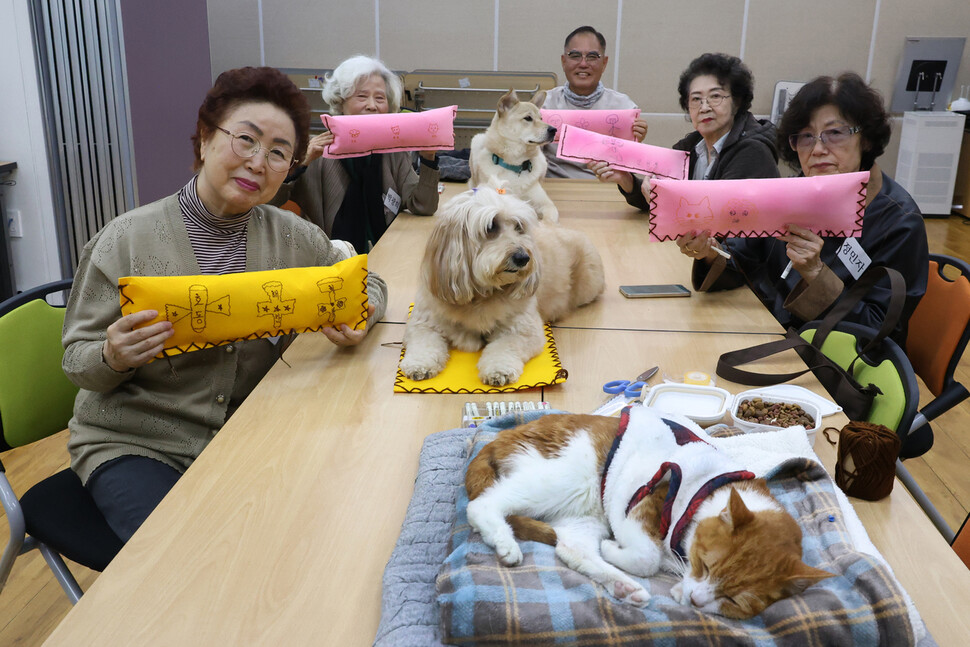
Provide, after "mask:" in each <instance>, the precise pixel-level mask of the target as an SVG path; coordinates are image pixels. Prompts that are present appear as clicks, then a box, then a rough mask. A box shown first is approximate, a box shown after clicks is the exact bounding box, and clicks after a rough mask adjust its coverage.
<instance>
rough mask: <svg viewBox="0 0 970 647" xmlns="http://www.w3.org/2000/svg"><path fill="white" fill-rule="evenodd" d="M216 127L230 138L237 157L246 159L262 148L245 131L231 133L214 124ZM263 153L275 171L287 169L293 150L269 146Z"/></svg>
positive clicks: (291, 159) (253, 137)
mask: <svg viewBox="0 0 970 647" xmlns="http://www.w3.org/2000/svg"><path fill="white" fill-rule="evenodd" d="M216 128H217V129H218V130H221V131H222V132H224V133H226V134H227V135H229V137H230V138H231V139H232V141H231V143H230V147H231V148H232V152H233V153H235V154H236V155H238V156H239V157H242V158H246V159H248V158H250V157H253V156H255V155H256V153H258V152H259V151H260V150H262V148H263V147H262V145H261V144H260V143H259V140H258V139H256V137H255V136H254V135H250V134H249V133H247V132H241V133H233V132H229V131H228V130H226V129H225V128H220V127H219V126H216ZM265 155H266V163H267V164H268V165H269V167H270V168H271V169H273V170H274V171H277V172H282V171H286V170H289V168H290V166H292V164H293V152H292V151H288V150H286V149H285V148H271V149H269V150H267V151H266V153H265Z"/></svg>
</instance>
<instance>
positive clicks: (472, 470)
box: [465, 443, 556, 546]
mask: <svg viewBox="0 0 970 647" xmlns="http://www.w3.org/2000/svg"><path fill="white" fill-rule="evenodd" d="M497 448H498V445H497V444H495V443H489V444H487V445H485V446H484V447H483V448H482V451H480V452H478V455H477V456H475V458H473V459H472V462H471V463H469V464H468V471H467V472H466V473H465V489H466V490H467V491H468V500H469V501H474V500H475V499H477V498H478V497H479V495H481V493H482V492H484V491H485V490H487V489H488V488H489V487H491V486H492V484H493V483H495V481H496V480H497V479H498V455H497ZM505 521H506V522H508V524H509V525H510V526H512V531H513V532H514V533H515V536H516V538H517V539H520V540H522V541H538V542H542V543H543V544H549V545H550V546H555V545H556V531H555V530H553V529H552V526H550V525H549V524H547V523H545V522H544V521H537V520H536V519H532V518H530V517H523V516H519V515H509V516H507V517H505Z"/></svg>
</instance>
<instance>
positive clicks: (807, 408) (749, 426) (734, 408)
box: [731, 389, 822, 446]
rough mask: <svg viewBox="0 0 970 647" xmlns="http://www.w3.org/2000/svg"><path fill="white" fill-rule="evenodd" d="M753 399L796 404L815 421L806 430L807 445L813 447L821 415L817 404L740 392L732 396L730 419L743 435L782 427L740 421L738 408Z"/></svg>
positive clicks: (773, 395)
mask: <svg viewBox="0 0 970 647" xmlns="http://www.w3.org/2000/svg"><path fill="white" fill-rule="evenodd" d="M754 398H761V399H762V400H763V401H764V402H768V403H774V402H782V403H787V404H797V405H798V406H800V407H801V408H802V410H803V411H804V412H805V413H807V414H808V415H809V416H811V418H812V420H814V421H815V426H814V427H812V428H811V429H806V430H805V431H806V433H807V434H808V444H809V445H813V446H814V445H815V432H816V431H818V428H819V425H821V423H822V413H821V411H820V410H819V407H818V404H816V403H815V402H812V401H810V400H807V399H802V398H795V397H791V396H789V395H778V394H776V393H772V392H771V391H765V390H761V389H752V390H750V391H742V392H741V393H738V394H737V395H736V396H734V401H733V402H732V404H731V419H732V420H733V424H734V426H735V427H737V428H738V429H741V430H743V431H744V432H745V433H758V432H763V431H778V430H779V429H783V428H784V427H775V426H773V425H763V424H759V423H756V422H750V421H748V420H742V419H741V418H739V417H738V407H739V406H741V403H742V402H744V401H745V400H753V399H754Z"/></svg>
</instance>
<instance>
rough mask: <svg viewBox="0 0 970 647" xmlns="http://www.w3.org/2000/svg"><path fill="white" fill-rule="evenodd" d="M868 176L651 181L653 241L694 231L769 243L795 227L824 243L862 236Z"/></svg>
mask: <svg viewBox="0 0 970 647" xmlns="http://www.w3.org/2000/svg"><path fill="white" fill-rule="evenodd" d="M868 181H869V171H860V172H858V173H841V174H839V175H822V176H819V177H790V178H771V179H768V178H762V179H751V180H664V179H654V180H651V181H650V185H651V189H650V190H649V192H648V191H647V190H646V187H647V183H646V182H645V183H644V195H645V196H646V198H647V201H649V202H650V238H651V239H652V240H672V239H674V238H676V237H677V236H680V235H682V234H686V233H688V232H691V231H703V230H705V229H708V230H710V232H711V234H713V235H715V236H727V237H751V238H767V237H769V236H780V235H782V234H784V233H785V227H786V225H789V224H795V225H798V226H800V227H805V228H806V229H811V230H812V231H814V232H815V233H816V234H818V235H819V236H822V237H826V236H831V237H836V238H850V237H856V236H861V235H862V215H863V213H864V212H865V208H866V183H867V182H868Z"/></svg>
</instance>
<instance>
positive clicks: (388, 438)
mask: <svg viewBox="0 0 970 647" xmlns="http://www.w3.org/2000/svg"><path fill="white" fill-rule="evenodd" d="M570 191H571V195H574V196H576V199H575V200H572V201H573V202H582V200H581V199H580V196H581V195H582V192H578V191H575V190H574V189H570ZM564 202H565V201H564ZM564 220H565V219H564ZM567 222H569V224H572V220H571V219H568V220H567ZM401 224H402V223H401V222H398V223H395V224H394V225H393V226H392V227H391V229H390V230H389V231H388V233H387V234H386V235H385V238H384V239H382V240H381V242H380V244H379V245H378V246H377V248H376V249H375V252H374V255H373V256H374V257H376V258H375V259H374V261H375V262H374V263H373V264H372V267H374V268H375V269H377V270H378V271H380V272H381V274H382V275H384V276H385V277H386V278H390V276H391V275H390V273H389V272H388V271H387V269H385V267H377V265H384V266H386V267H387V268H390V267H391V264H392V261H393V260H394V259H393V258H392V254H391V253H390V248H391V246H392V244H393V245H398V244H401V241H400V240H399V239H397V238H398V234H399V233H400V236H401V237H402V238H406V237H407V236H406V233H405V232H409V231H410V230H408V229H407V228H406V227H400V226H399V225H401ZM623 240H627V238H619V239H618V242H617V246H619V247H622V241H623ZM382 246H383V247H382ZM404 249H408V248H407V247H406V246H405V247H404ZM411 249H413V247H412V248H411ZM397 260H399V261H401V262H402V264H406V263H408V262H410V261H409V260H408V259H406V258H405V259H397ZM389 284H390V289H391V290H392V294H393V291H394V290H396V289H397V283H396V282H395V280H393V279H391V280H389ZM734 295H735V296H736V297H738V298H743V296H744V292H743V291H735V292H734ZM657 301H659V300H657ZM674 301H677V302H679V303H683V304H686V305H692V306H693V307H699V306H700V305H701V304H702V303H705V302H702V301H701V299H700V298H698V297H696V296H695V297H692V298H690V299H677V300H666V301H664V303H670V304H671V307H673V305H675V304H673V302H674ZM637 303H639V302H637ZM628 305H633V304H632V303H631V304H628ZM654 307H658V308H660V307H665V306H663V304H658V305H657V306H654ZM610 312H611V311H610V310H604V313H603V316H604V317H606V315H608V314H609V313H610ZM745 312H746V314H747V315H748V316H749V317H750V318H751V319H752V320H753V321H754V323H755V324H756V325H757V327H758V329H759V330H762V331H764V330H766V329H769V327H770V324H771V322H772V321H773V320H772V319H771V317H770V314H768V313H767V311H765V310H764V309H760V310H757V309H750V310H746V311H745ZM621 316H625V315H620V314H618V315H617V317H621ZM644 316H645V317H649V316H650V314H649V312H648V313H647V314H645V315H644ZM687 321H698V320H694V319H690V318H688V319H687ZM604 323H605V324H607V325H605V326H603V329H589V328H587V329H578V328H559V329H557V330H556V332H555V335H556V340H557V345H558V348H559V353H560V357H561V359H562V361H563V364H564V366H565V367H566V368H567V369H568V370H569V372H570V377H569V379H568V380H567V381H566V382H565V383H563V384H560V385H556V386H554V387H549V388H546V389H545V390H543V392H542V393H541V394H540V393H537V392H525V393H518V394H507V395H503V396H499V397H494V398H492V397H490V398H489V399H494V400H520V399H540V398H542V399H545V400H547V401H549V402H551V403H552V404H553V406H555V407H557V408H561V409H565V410H572V411H590V410H592V409H593V408H594V407H596V406H597V405H599V404H600V403H601V402H602V401H603V395H602V393H601V391H600V386H601V385H602V383H603V382H604V381H605V380H607V379H614V378H620V377H630V376H632V375H636V374H637V373H639V372H640V371H642V370H644V369H645V368H647V367H649V366H653V365H655V364H656V365H659V366H661V368H662V369H664V371H665V372H667V373H668V374H671V375H677V374H682V373H683V372H685V371H687V370H692V369H701V370H706V371H707V372H713V363H714V361H715V359H716V357H717V355H718V354H720V353H721V352H723V351H726V350H731V349H735V348H740V347H742V346H748V345H753V344H756V343H759V342H761V341H764V340H765V337H766V336H765V334H764V333H763V332H762V333H758V334H751V333H745V332H743V331H742V332H737V333H730V332H698V331H693V332H691V331H689V330H686V331H680V332H674V331H665V332H658V331H649V330H622V329H618V328H622V327H623V326H621V325H613V326H611V325H609V324H610V322H609V321H605V322H604ZM403 334H404V325H403V324H400V323H381V324H378V325H376V326H375V328H374V330H372V331H371V333H370V334H369V335H368V337H367V338H366V339H365V340H364V342H363V343H362V344H361V345H360V346H358V347H356V348H353V349H338V348H335V347H334V346H332V345H331V344H330V343H329V342H328V341H327V340H326V339H325V338H324V337H323V336H322V335H301V336H300V338H299V339H297V340H296V342H295V343H294V344H293V346H292V347H291V348H290V349H289V350H288V351H287V352H286V354H285V359H286V360H287V362H288V363H289V365H286V364H283V363H278V364H277V365H276V366H275V367H274V368H273V369H272V370H271V371H270V373H269V374H268V375H267V377H266V378H265V379H264V380H263V381H262V382H261V383H260V385H259V386H258V387H257V388H256V390H255V391H254V392H253V394H252V395H251V396H250V397H249V399H247V400H246V402H244V403H243V405H242V406H241V407H240V409H239V410H238V411H237V413H236V415H235V416H234V417H233V418H232V419H231V420H230V421H229V422H228V423H227V424H226V426H225V428H224V429H223V430H222V431H221V432H220V433H219V434H218V435H217V436H216V437H215V439H214V440H213V441H212V443H211V444H210V445H209V447H208V448H207V449H206V450H205V452H203V454H202V455H201V456H200V457H199V459H198V460H197V461H196V462H195V464H194V465H193V466H192V467H191V468H190V469H189V470H188V472H186V474H185V476H183V477H182V479H181V480H180V481H179V482H178V484H177V485H176V486H175V488H174V489H173V490H172V492H171V493H170V494H169V495H168V496H167V497H166V498H165V500H163V501H162V503H161V504H160V505H159V507H158V509H157V510H156V511H155V512H154V513H153V514H152V515H151V516H150V517H149V519H148V520H147V521H146V522H145V524H144V526H142V528H141V529H140V530H139V531H138V532H137V533H136V534H135V536H134V537H132V539H131V540H130V541H129V543H128V544H127V545H126V546H125V548H124V549H123V550H122V551H121V553H120V554H119V555H118V556H117V557H116V558H115V560H114V561H113V562H112V563H111V564H110V565H109V566H108V568H107V570H105V572H104V573H103V574H102V575H101V576H100V577H99V578H98V580H97V581H96V582H95V584H94V585H93V586H92V587H91V588H90V590H89V591H88V592H87V593H85V595H84V597H83V598H82V599H81V601H80V603H79V604H78V605H77V606H76V607H75V608H74V609H72V610H71V612H70V613H69V614H68V615H67V617H66V618H65V619H64V621H63V622H62V623H61V625H60V626H58V627H57V629H56V630H55V631H54V633H53V634H51V636H50V637H49V639H48V641H47V642H46V643H45V644H47V645H51V646H54V645H70V646H73V645H79V644H83V645H88V644H104V645H189V644H191V645H196V644H201V645H210V644H212V645H215V644H218V645H240V644H246V645H250V644H254V645H255V644H258V645H308V644H328V645H341V646H342V647H343V646H350V645H369V644H370V643H371V642H372V641H373V638H374V635H375V632H376V629H377V625H378V622H379V617H380V600H381V575H382V573H383V569H384V565H385V563H386V561H387V559H388V557H389V556H390V554H391V550H392V548H393V546H394V543H395V541H396V539H397V535H398V532H399V529H400V525H401V522H402V520H403V518H404V514H405V511H406V508H407V503H408V501H409V499H410V497H411V493H412V486H413V481H414V476H415V473H416V469H417V462H418V453H419V451H420V447H421V443H422V441H423V439H424V438H425V436H427V435H428V434H430V433H433V432H435V431H439V430H443V429H448V428H452V427H455V426H456V425H457V424H458V422H459V419H460V411H461V405H462V403H463V402H465V401H466V400H477V401H482V400H483V399H484V398H481V397H476V396H465V395H450V396H449V395H423V394H393V393H392V384H393V379H394V370H395V367H396V364H397V360H398V357H399V355H400V347H399V346H397V345H394V342H399V341H400V340H401V339H402V337H403ZM798 363H799V360H798V359H797V358H796V357H795V356H794V355H792V357H790V358H787V359H776V360H775V363H773V364H771V365H768V366H765V367H763V368H777V369H779V370H782V369H786V368H787V367H789V366H792V367H794V366H796V365H798ZM654 380H655V381H656V380H658V378H654ZM799 383H801V384H803V385H805V386H807V387H809V388H813V389H815V390H818V389H819V387H818V384H817V383H816V382H815V381H814V380H813V378H811V377H803V378H801V382H799ZM719 386H722V387H725V388H727V389H728V390H730V391H732V392H737V391H740V390H744V388H746V387H741V386H739V385H731V384H729V383H724V382H723V381H720V382H719ZM826 422H832V423H833V424H835V425H836V426H840V425H841V424H842V422H844V419H838V417H834V418H829V419H826ZM815 448H816V451H817V452H818V453H819V455H820V456H821V458H822V460H823V462H824V463H825V464H826V466H827V467H828V468H829V469H830V470H831V467H832V463H833V460H834V451H833V450H832V449H831V448H830V447H829V446H828V445H827V444H825V442H824V440H822V439H821V435H819V438H818V439H817V440H816V444H815ZM854 504H855V507H856V510H857V511H858V513H859V516H860V517H861V519H862V521H863V523H864V524H865V525H866V528H867V530H868V532H869V534H870V536H871V538H872V539H873V541H874V543H875V544H876V545H877V547H878V548H879V549H880V551H882V552H883V554H884V555H885V557H886V558H887V559H888V560H889V562H890V564H891V565H892V566H893V568H894V569H895V572H896V574H897V576H898V577H899V579H900V581H901V582H902V584H903V586H904V587H905V588H906V589H907V591H908V592H909V593H910V595H911V596H912V597H913V599H914V600H915V601H916V604H917V606H918V608H919V610H920V612H921V614H922V615H923V618H924V619H925V621H926V622H927V625H928V626H929V628H930V631H931V632H932V633H933V635H934V637H935V638H936V639H937V641H938V642H939V643H940V644H941V645H944V646H947V645H963V644H964V643H965V641H966V636H968V635H970V617H968V615H967V614H966V613H965V612H964V611H965V609H967V608H970V571H968V570H967V569H966V568H965V567H964V566H963V564H962V563H961V562H960V561H959V560H958V559H957V557H956V555H955V554H954V553H953V552H952V551H951V550H950V549H949V547H948V546H947V545H946V543H945V542H944V541H943V539H942V537H941V536H940V535H939V534H938V533H937V532H936V531H935V529H934V528H933V526H932V524H930V522H929V521H928V520H927V519H926V518H925V517H924V516H923V514H922V512H921V511H920V509H919V508H918V507H917V506H916V504H915V503H914V502H913V500H912V499H911V498H910V496H909V494H908V493H907V492H906V491H905V489H903V488H902V486H901V485H899V484H898V483H897V486H896V488H895V489H894V491H893V493H892V495H891V496H890V497H888V498H887V499H884V500H883V501H879V502H876V503H868V502H862V501H854Z"/></svg>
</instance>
